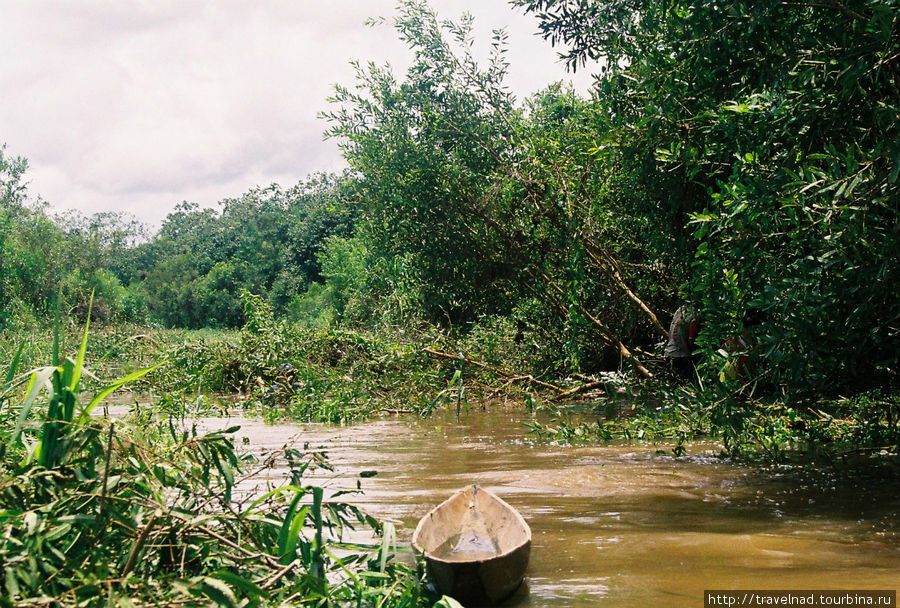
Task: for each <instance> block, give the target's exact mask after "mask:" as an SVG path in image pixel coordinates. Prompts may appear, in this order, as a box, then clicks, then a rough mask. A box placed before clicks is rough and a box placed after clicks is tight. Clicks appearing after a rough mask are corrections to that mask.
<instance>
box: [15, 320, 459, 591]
mask: <svg viewBox="0 0 900 608" xmlns="http://www.w3.org/2000/svg"><path fill="white" fill-rule="evenodd" d="M56 333H57V336H58V332H56ZM87 345H88V327H87V325H86V326H85V328H84V331H83V334H82V338H81V341H80V343H79V348H78V351H77V353H76V355H75V357H74V358H61V356H60V354H59V353H60V345H59V339H58V337H57V338H56V339H55V340H54V346H53V348H52V353H53V354H52V361H51V365H48V366H43V367H37V368H35V369H32V370H30V371H28V372H26V373H24V374H19V373H18V369H17V368H18V366H19V364H20V361H21V356H22V353H23V351H24V348H25V347H24V346H20V347H19V348H18V349H17V350H16V354H15V356H14V357H13V358H12V360H11V361H10V364H9V366H8V367H7V372H6V374H5V376H4V378H5V379H4V382H3V385H2V392H0V406H2V407H0V530H2V531H3V533H2V534H0V571H2V578H0V606H3V607H12V606H34V607H37V606H49V605H54V606H100V605H105V606H113V605H115V606H150V605H153V606H208V605H210V604H214V605H218V606H228V607H238V606H241V607H244V606H248V607H254V606H276V605H295V604H303V605H314V606H336V605H342V606H343V605H354V606H403V607H414V606H429V605H431V604H433V603H434V601H435V599H436V598H434V597H432V596H430V595H428V594H427V592H425V591H424V590H423V587H422V586H421V584H420V580H419V578H418V576H417V575H416V573H415V572H414V571H412V570H410V569H409V568H407V567H406V566H404V565H402V564H399V563H395V562H394V560H393V559H392V555H393V554H394V553H396V545H395V535H394V533H393V529H392V528H391V527H385V528H382V527H381V526H380V524H379V523H378V522H377V521H375V520H373V519H372V518H371V517H369V516H367V515H365V514H364V513H362V512H361V511H359V510H358V509H357V508H355V507H353V506H352V505H350V504H347V503H344V502H341V501H340V500H338V498H339V497H332V498H330V499H329V498H326V496H325V493H324V491H323V489H322V488H320V487H316V486H312V485H309V484H307V483H305V482H304V476H305V473H306V472H307V471H308V470H309V469H310V468H311V467H315V466H318V463H320V460H319V459H317V458H314V457H312V456H310V455H303V454H299V453H295V452H290V453H286V454H284V455H283V456H284V457H285V458H287V461H288V463H289V465H290V472H291V479H290V483H288V484H287V485H284V486H282V487H280V488H277V489H275V490H272V491H270V492H268V493H266V494H264V495H262V496H258V497H243V498H241V499H239V500H235V497H234V494H235V488H237V487H239V486H240V484H241V482H242V481H243V480H245V479H247V478H248V477H249V476H252V475H253V473H254V470H253V467H254V466H259V467H260V468H265V467H268V466H270V464H271V463H270V462H265V463H254V462H253V460H252V459H251V458H249V457H247V456H241V455H240V454H239V453H238V452H237V451H236V450H235V447H234V444H233V441H232V437H233V432H234V431H235V430H236V429H234V428H233V429H228V430H225V431H220V432H213V433H207V434H198V433H197V432H196V430H194V429H190V430H188V429H185V428H184V427H183V426H182V425H180V424H178V423H176V422H175V421H174V420H173V419H170V420H169V421H168V423H165V421H163V420H158V421H157V423H156V424H152V425H147V424H142V425H138V426H133V425H131V424H129V422H128V421H127V420H120V421H114V422H113V421H109V420H107V419H105V418H99V417H96V416H93V415H92V413H93V410H94V408H95V407H96V406H97V405H98V403H100V402H101V401H102V400H103V399H104V398H105V397H107V396H108V395H109V394H111V393H112V392H113V391H114V390H116V389H117V388H119V387H121V386H123V385H124V384H126V383H128V382H132V381H135V380H138V379H139V378H141V377H142V376H144V375H145V374H148V373H149V372H150V371H151V370H152V369H153V368H145V369H141V370H138V371H135V372H132V373H131V374H128V375H126V376H123V377H121V378H119V379H117V380H115V381H112V382H109V383H106V384H105V387H104V388H102V389H101V390H98V391H97V392H96V393H95V394H94V396H93V397H92V398H91V399H90V400H89V401H87V402H86V403H82V402H81V400H80V397H81V395H82V391H81V384H82V379H83V378H84V377H85V375H86V374H87V373H88V371H87V367H86V365H85V358H86V352H87ZM360 526H362V527H365V528H368V529H370V530H372V531H373V533H375V534H380V533H382V532H384V534H383V536H382V542H381V543H380V544H375V545H372V546H359V545H354V546H352V547H351V546H349V545H345V544H343V543H342V542H341V538H342V533H343V531H344V530H346V529H348V528H356V527H360ZM445 605H446V603H445Z"/></svg>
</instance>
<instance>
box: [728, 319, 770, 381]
mask: <svg viewBox="0 0 900 608" xmlns="http://www.w3.org/2000/svg"><path fill="white" fill-rule="evenodd" d="M764 320H765V314H764V313H763V312H762V311H761V310H759V309H758V308H751V309H749V310H747V313H746V314H745V315H744V318H743V319H741V324H742V325H743V326H744V331H743V333H741V335H739V336H736V337H734V338H731V339H730V340H727V341H726V342H725V344H723V345H722V349H723V350H724V351H725V353H727V355H728V362H727V363H726V364H725V369H723V370H722V373H721V374H720V375H719V380H721V381H722V382H725V381H726V380H739V379H747V378H748V377H749V376H750V374H751V373H753V368H754V367H755V366H754V365H753V363H751V362H750V355H749V354H748V351H749V350H750V333H751V331H752V329H753V328H754V327H756V326H757V325H760V324H761V323H762V322H763V321H764Z"/></svg>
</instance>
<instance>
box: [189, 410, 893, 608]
mask: <svg viewBox="0 0 900 608" xmlns="http://www.w3.org/2000/svg"><path fill="white" fill-rule="evenodd" d="M528 417H529V414H527V413H524V412H523V411H522V410H521V409H512V408H503V407H495V408H493V409H491V410H490V411H488V412H481V411H478V412H472V413H470V414H469V415H467V416H466V415H463V417H462V418H461V419H460V420H459V421H457V420H456V418H455V416H451V415H447V414H437V415H436V416H435V417H432V418H429V419H424V420H417V419H390V420H380V421H375V422H369V423H364V424H359V425H355V426H349V427H329V426H322V425H292V424H275V425H267V424H265V423H263V422H260V421H256V420H250V419H243V418H237V419H236V418H233V417H232V418H231V419H227V420H226V419H207V420H204V426H207V425H208V426H213V427H219V428H221V427H222V426H223V425H226V426H230V425H233V424H240V425H241V427H242V428H241V430H240V431H239V432H238V433H237V435H238V438H239V439H238V445H241V444H242V443H244V444H245V445H246V446H247V448H248V449H250V450H252V451H254V452H257V453H265V452H267V451H270V450H275V449H278V448H280V447H281V446H283V445H285V444H288V445H294V446H295V447H302V446H303V444H304V443H308V444H309V446H310V447H311V448H320V449H322V450H324V451H325V452H327V454H328V457H329V459H330V462H331V464H332V465H333V466H334V468H335V470H334V471H331V472H329V471H319V472H317V473H315V474H314V475H313V476H314V477H315V478H316V482H317V483H320V484H322V485H324V486H325V487H326V488H328V489H329V490H335V491H336V490H338V489H341V488H353V487H355V486H356V483H357V481H358V480H359V481H361V483H362V489H363V493H362V494H360V495H357V496H352V497H350V498H349V499H348V500H349V501H350V502H353V503H355V504H357V505H360V506H362V507H363V508H365V509H366V510H368V511H369V512H370V513H372V514H373V515H375V516H377V517H379V518H382V519H385V520H390V521H394V522H396V524H397V529H398V535H399V537H400V539H401V541H404V542H406V543H407V544H408V541H409V538H410V536H411V534H412V530H413V529H414V528H415V524H416V522H417V521H418V519H419V518H420V517H421V516H423V515H424V514H425V513H426V512H427V511H428V510H429V509H430V508H431V507H433V506H434V505H436V504H437V503H439V502H441V501H443V500H444V499H445V498H447V497H448V496H449V495H450V494H451V493H453V491H455V490H456V489H458V488H460V487H462V486H464V485H466V484H469V483H473V482H474V483H477V484H480V485H482V486H484V487H485V488H487V489H489V490H491V491H492V492H494V493H496V494H497V495H499V496H500V497H501V498H503V499H504V500H505V501H507V502H508V503H509V504H511V505H512V506H514V507H516V508H517V509H519V511H520V512H521V513H522V515H523V516H524V517H525V519H526V520H527V521H528V523H529V524H530V526H531V529H532V532H533V544H532V553H531V563H530V565H529V569H528V573H527V577H526V585H525V586H524V587H523V589H521V590H520V592H519V593H518V594H517V595H516V596H514V597H513V599H512V600H510V602H508V605H512V606H615V607H619V608H627V607H641V608H645V607H648V606H675V607H677V606H685V607H691V608H699V607H702V606H703V591H704V590H707V589H753V588H759V589H785V590H804V589H807V590H809V589H897V587H898V584H900V488H898V487H895V486H892V485H891V484H886V483H884V482H879V481H871V480H867V479H866V478H865V477H864V476H863V477H862V478H861V477H856V478H855V481H839V479H841V478H842V477H841V476H836V475H834V474H830V473H815V472H810V471H807V470H804V469H802V468H798V467H791V466H774V467H765V468H760V467H750V466H745V465H737V464H733V463H730V462H728V461H725V460H722V459H719V458H717V457H716V456H715V453H716V451H717V450H716V447H715V446H713V445H704V444H692V445H689V446H688V454H687V455H686V456H683V457H680V458H675V457H673V456H672V453H671V449H670V447H671V446H666V445H653V444H649V443H634V444H628V445H621V444H620V445H606V446H589V447H579V446H576V447H566V446H554V445H546V444H537V443H534V442H533V441H531V439H530V437H529V436H528V435H527V434H526V433H525V430H526V429H525V428H524V426H523V424H522V423H523V421H524V420H526V419H528ZM243 438H246V440H244V439H243ZM658 450H661V451H662V453H658ZM363 471H377V475H376V476H375V477H371V478H363V479H360V476H359V474H360V473H361V472H363ZM284 475H285V470H284V469H279V468H275V469H272V470H269V471H267V472H266V473H265V474H264V477H260V478H259V479H256V480H255V481H254V483H256V484H258V485H259V486H264V485H266V484H270V483H271V484H279V483H282V482H283V477H284Z"/></svg>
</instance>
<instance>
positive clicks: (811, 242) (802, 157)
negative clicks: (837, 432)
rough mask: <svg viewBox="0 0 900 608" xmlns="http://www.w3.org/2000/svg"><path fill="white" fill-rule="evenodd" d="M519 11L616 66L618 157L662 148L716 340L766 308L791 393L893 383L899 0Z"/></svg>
mask: <svg viewBox="0 0 900 608" xmlns="http://www.w3.org/2000/svg"><path fill="white" fill-rule="evenodd" d="M516 4H518V5H521V6H525V7H526V9H527V10H529V11H534V12H536V13H538V14H539V17H540V20H541V28H542V30H543V32H544V35H545V36H547V37H549V38H550V39H551V40H553V41H554V42H558V43H562V44H565V45H566V46H567V47H568V49H569V50H568V52H567V55H566V56H567V59H568V60H569V62H570V64H571V65H573V66H575V65H577V64H578V63H579V62H581V61H583V60H584V59H586V58H588V57H601V58H603V59H604V60H605V66H606V69H605V70H604V73H603V76H602V78H601V79H600V80H599V81H598V95H597V100H598V104H599V105H600V106H601V107H602V108H603V110H604V112H605V114H606V115H607V116H608V117H609V124H610V133H611V135H612V139H613V140H615V141H616V142H618V145H617V148H616V150H615V153H614V156H613V158H614V159H622V160H623V161H629V160H634V159H638V158H641V157H647V156H650V155H652V159H653V160H652V162H650V163H648V164H647V165H646V166H645V167H644V168H643V170H642V171H641V172H639V173H635V177H636V178H637V179H638V180H639V181H638V183H640V184H650V183H653V182H655V181H658V180H667V181H670V183H672V185H673V186H674V189H675V191H676V192H679V193H684V194H683V197H684V202H683V203H682V205H681V208H682V210H683V211H684V212H686V213H687V214H688V215H687V217H686V218H685V217H684V216H682V218H684V219H687V220H688V224H689V229H690V231H691V233H692V236H693V237H694V239H695V240H696V248H695V250H694V253H693V255H692V257H691V258H690V259H689V261H690V262H691V264H692V270H691V280H690V284H689V297H690V298H691V299H692V300H693V301H694V302H696V303H697V304H699V305H700V307H701V309H702V310H703V311H704V316H705V318H706V319H707V321H708V323H707V327H708V332H707V336H706V342H707V345H708V346H710V347H712V346H715V345H717V344H719V343H721V339H722V337H723V333H722V331H723V328H725V327H727V325H728V320H729V315H731V316H733V315H735V314H739V313H740V311H741V309H742V307H744V306H747V305H750V304H755V305H757V306H760V307H762V308H763V309H765V310H767V311H768V312H769V317H770V322H769V323H768V324H767V326H766V331H765V335H764V336H763V337H761V338H760V342H761V344H760V346H761V347H762V348H763V349H764V352H765V357H766V359H767V362H768V365H769V366H770V367H769V368H770V370H771V374H770V375H771V379H772V380H773V381H775V382H779V383H783V384H784V385H785V386H786V388H787V390H789V391H797V390H801V389H803V390H814V391H822V390H823V389H824V390H835V389H846V388H848V387H853V386H859V385H861V384H868V383H870V382H872V381H873V380H874V381H876V382H878V381H879V380H882V381H883V376H884V374H885V373H889V372H886V368H887V367H891V366H894V364H895V363H896V360H897V354H898V352H900V334H898V325H897V319H898V318H900V308H898V306H900V304H898V300H897V298H896V297H895V296H894V294H895V293H896V284H895V283H896V277H897V276H900V275H898V270H900V268H898V263H900V238H898V237H900V216H898V214H900V183H898V179H897V178H898V172H900V120H898V116H900V35H898V32H900V21H898V19H900V17H898V15H900V6H898V4H897V2H895V1H892V0H864V1H854V2H843V3H841V2H825V3H814V2H810V3H806V2H781V1H767V2H709V3H698V2H668V3H664V4H660V3H655V2H606V3H594V2H582V1H575V0H572V1H566V2H541V1H530V0H517V2H516ZM670 207H673V205H671V204H670Z"/></svg>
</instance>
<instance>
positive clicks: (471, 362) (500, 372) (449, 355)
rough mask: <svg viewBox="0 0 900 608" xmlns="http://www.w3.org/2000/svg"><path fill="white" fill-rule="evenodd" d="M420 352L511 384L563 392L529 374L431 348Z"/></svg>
mask: <svg viewBox="0 0 900 608" xmlns="http://www.w3.org/2000/svg"><path fill="white" fill-rule="evenodd" d="M422 351H423V352H425V353H427V354H429V355H431V356H432V357H437V358H438V359H446V360H448V361H460V360H462V361H463V362H465V363H466V364H467V365H474V366H475V367H477V368H480V369H483V370H486V371H489V372H492V373H495V374H497V375H498V376H503V377H504V378H509V379H510V380H512V381H513V382H515V381H519V380H527V381H528V382H529V383H531V384H537V385H538V386H542V387H544V388H547V389H550V390H552V391H556V392H560V391H562V390H563V389H561V388H559V387H558V386H556V385H554V384H550V383H549V382H543V381H541V380H538V379H537V378H535V377H534V376H532V375H531V374H516V373H513V372H508V371H506V370H505V369H500V368H499V367H494V366H493V365H488V364H487V363H482V362H481V361H476V360H475V359H466V358H465V357H460V355H454V354H452V353H445V352H442V351H439V350H433V349H431V348H423V349H422Z"/></svg>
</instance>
